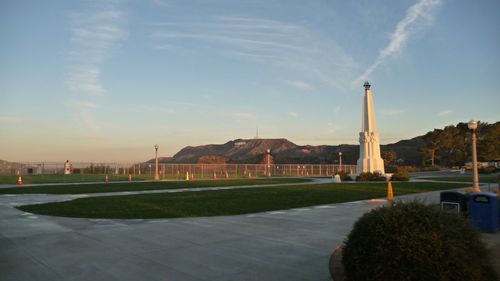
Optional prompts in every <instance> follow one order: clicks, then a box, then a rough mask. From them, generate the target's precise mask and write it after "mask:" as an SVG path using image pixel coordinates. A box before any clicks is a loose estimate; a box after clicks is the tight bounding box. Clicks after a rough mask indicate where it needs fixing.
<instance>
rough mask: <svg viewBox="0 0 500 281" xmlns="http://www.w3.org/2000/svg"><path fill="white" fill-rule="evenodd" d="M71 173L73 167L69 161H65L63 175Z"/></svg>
mask: <svg viewBox="0 0 500 281" xmlns="http://www.w3.org/2000/svg"><path fill="white" fill-rule="evenodd" d="M72 173H73V165H71V163H70V162H69V160H66V162H65V163H64V174H65V175H69V174H72Z"/></svg>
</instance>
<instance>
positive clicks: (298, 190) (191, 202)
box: [18, 182, 466, 219]
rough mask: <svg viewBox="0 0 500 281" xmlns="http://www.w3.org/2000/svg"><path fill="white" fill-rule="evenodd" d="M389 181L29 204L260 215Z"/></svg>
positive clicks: (171, 214)
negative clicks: (258, 213)
mask: <svg viewBox="0 0 500 281" xmlns="http://www.w3.org/2000/svg"><path fill="white" fill-rule="evenodd" d="M464 186H466V185H464V184H450V183H422V182H420V183H414V182H401V183H393V189H394V194H395V195H403V194H409V193H418V192H426V191H434V190H443V189H451V188H459V187H464ZM386 190H387V184H386V183H353V184H321V185H300V186H282V187H263V188H251V189H233V190H218V191H198V192H182V193H162V194H142V195H127V196H105V197H93V198H82V199H76V200H72V201H66V202H59V203H48V204H39V205H26V206H21V207H18V209H20V210H22V211H25V212H30V213H36V214H41V215H52V216H64V217H85V218H124V219H142V218H179V217H199V216H222V215H238V214H247V213H256V212H264V211H273V210H283V209H290V208H299V207H307V206H314V205H322V204H331V203H341V202H348V201H356V200H365V199H372V198H381V197H385V196H386Z"/></svg>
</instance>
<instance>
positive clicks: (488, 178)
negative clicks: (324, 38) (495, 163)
mask: <svg viewBox="0 0 500 281" xmlns="http://www.w3.org/2000/svg"><path fill="white" fill-rule="evenodd" d="M422 179H426V180H435V181H456V182H467V183H470V184H472V176H455V177H429V178H422ZM497 182H498V177H497V176H496V175H479V183H497Z"/></svg>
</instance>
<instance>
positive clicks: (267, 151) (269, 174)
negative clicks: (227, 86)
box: [266, 149, 271, 177]
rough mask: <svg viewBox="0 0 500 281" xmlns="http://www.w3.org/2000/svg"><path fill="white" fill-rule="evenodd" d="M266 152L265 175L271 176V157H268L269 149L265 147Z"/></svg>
mask: <svg viewBox="0 0 500 281" xmlns="http://www.w3.org/2000/svg"><path fill="white" fill-rule="evenodd" d="M266 153H267V176H268V177H271V159H270V156H271V150H270V149H267V150H266Z"/></svg>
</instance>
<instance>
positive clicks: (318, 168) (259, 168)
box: [0, 162, 356, 179]
mask: <svg viewBox="0 0 500 281" xmlns="http://www.w3.org/2000/svg"><path fill="white" fill-rule="evenodd" d="M158 171H159V176H160V179H183V178H185V176H186V173H189V175H190V176H194V178H196V179H207V178H243V177H262V176H299V177H318V176H319V177H321V176H332V175H335V174H336V173H338V172H339V171H345V172H347V173H355V172H356V166H355V165H338V164H270V165H267V164H171V163H169V164H161V163H160V164H158ZM154 172H155V164H154V163H71V172H70V173H71V174H72V175H81V176H82V177H83V176H84V175H109V176H126V177H128V175H132V176H134V177H141V178H143V179H147V178H149V177H151V178H152V177H154ZM64 174H65V163H64V162H62V163H60V162H57V163H56V162H39V163H35V162H26V163H9V164H0V175H4V176H7V175H11V176H13V175H64ZM73 177H75V176H73Z"/></svg>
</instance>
